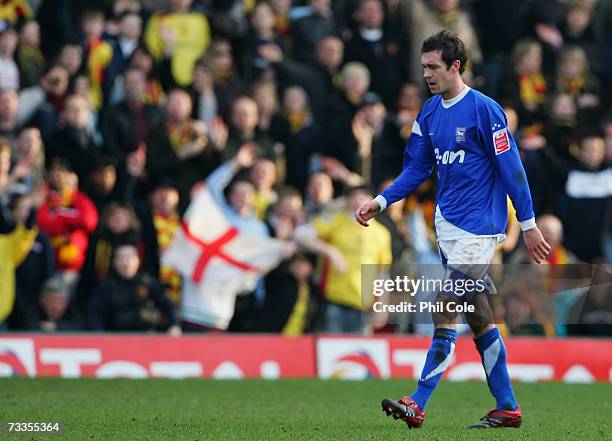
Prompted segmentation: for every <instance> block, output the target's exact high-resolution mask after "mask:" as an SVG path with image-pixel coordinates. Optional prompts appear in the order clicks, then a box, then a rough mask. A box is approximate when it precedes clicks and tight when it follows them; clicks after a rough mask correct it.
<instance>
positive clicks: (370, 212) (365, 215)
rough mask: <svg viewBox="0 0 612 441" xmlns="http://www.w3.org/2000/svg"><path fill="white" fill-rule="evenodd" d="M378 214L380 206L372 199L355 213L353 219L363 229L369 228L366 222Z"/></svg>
mask: <svg viewBox="0 0 612 441" xmlns="http://www.w3.org/2000/svg"><path fill="white" fill-rule="evenodd" d="M378 213H380V205H378V202H376V201H375V200H374V199H372V200H371V201H369V202H366V203H365V204H363V205H362V206H361V207H359V208H358V209H357V211H355V219H356V220H357V222H359V223H360V224H361V225H363V226H364V227H367V226H369V225H368V221H369V220H370V219H373V218H374V217H375V216H376V215H377V214H378Z"/></svg>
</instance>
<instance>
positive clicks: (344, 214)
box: [295, 187, 392, 333]
mask: <svg viewBox="0 0 612 441" xmlns="http://www.w3.org/2000/svg"><path fill="white" fill-rule="evenodd" d="M370 197H371V195H370V192H369V191H368V190H367V189H365V188H364V187H354V188H351V189H349V190H348V192H347V197H346V199H347V200H346V208H345V209H344V210H341V211H331V212H326V213H324V214H322V215H320V216H317V217H315V218H314V219H313V220H312V221H311V222H310V223H309V224H306V225H304V226H302V227H299V228H298V229H297V230H296V232H295V240H296V241H297V243H298V244H299V245H301V246H302V247H304V248H305V249H306V250H308V251H311V252H314V253H317V254H319V255H321V256H323V258H324V261H323V273H322V276H321V281H320V285H321V288H322V291H323V295H324V296H325V300H326V301H327V307H326V312H325V319H326V331H327V332H333V333H339V332H357V333H360V332H363V331H364V324H363V321H362V312H363V311H366V310H368V309H369V308H370V306H371V303H372V298H371V295H370V294H367V293H362V291H361V286H362V283H361V279H362V274H361V265H363V264H373V265H388V264H391V262H392V255H391V235H390V234H389V231H388V230H387V229H386V228H385V227H384V226H383V225H382V224H380V223H378V222H376V223H371V224H370V228H367V229H366V228H361V227H360V226H359V225H358V224H357V223H356V222H355V219H354V217H353V215H352V213H353V212H354V209H357V208H358V207H359V206H360V204H362V203H363V202H364V201H366V202H367V201H368V200H369V198H370Z"/></svg>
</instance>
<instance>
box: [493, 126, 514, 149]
mask: <svg viewBox="0 0 612 441" xmlns="http://www.w3.org/2000/svg"><path fill="white" fill-rule="evenodd" d="M493 143H494V144H495V154H496V155H501V154H502V153H504V152H507V151H508V150H510V137H509V136H508V129H507V128H503V129H501V130H498V131H497V132H495V133H493Z"/></svg>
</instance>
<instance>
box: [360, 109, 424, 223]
mask: <svg viewBox="0 0 612 441" xmlns="http://www.w3.org/2000/svg"><path fill="white" fill-rule="evenodd" d="M422 115H423V112H421V113H420V114H419V116H417V119H416V121H415V122H414V124H413V126H412V134H411V135H410V138H409V139H408V145H407V146H406V151H405V153H404V157H405V159H404V169H403V170H402V172H401V173H400V174H399V176H398V177H397V178H395V180H394V181H393V183H392V184H391V185H390V186H389V187H387V188H386V189H385V191H383V192H382V193H380V194H379V195H378V196H376V197H375V198H374V199H372V200H371V201H369V202H366V203H365V204H363V205H362V206H361V207H359V208H358V209H357V211H356V212H355V219H356V220H357V222H359V223H360V224H361V225H363V226H364V227H367V226H368V221H369V220H370V219H372V218H374V217H375V216H376V215H377V214H378V213H380V212H381V211H383V210H384V209H385V208H387V205H390V204H393V203H394V202H397V201H399V200H400V199H403V198H405V197H406V196H408V195H409V194H410V193H412V192H413V191H414V190H416V189H417V188H418V187H419V185H421V184H422V183H423V181H425V179H427V178H428V177H429V176H430V175H431V172H432V170H433V168H434V165H436V158H435V156H434V152H433V146H432V145H431V140H430V138H429V132H428V130H427V125H426V123H425V121H424V118H423V117H422Z"/></svg>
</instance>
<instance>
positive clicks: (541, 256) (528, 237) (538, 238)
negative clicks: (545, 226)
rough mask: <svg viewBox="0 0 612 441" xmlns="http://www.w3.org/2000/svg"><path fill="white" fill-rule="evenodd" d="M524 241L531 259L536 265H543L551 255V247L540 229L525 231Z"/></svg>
mask: <svg viewBox="0 0 612 441" xmlns="http://www.w3.org/2000/svg"><path fill="white" fill-rule="evenodd" d="M523 239H525V246H526V247H527V252H528V253H529V257H531V258H532V259H533V261H534V262H535V263H542V262H543V261H545V260H546V258H547V257H548V255H549V254H550V245H548V243H547V242H546V241H545V240H544V236H542V233H541V232H540V229H539V228H538V227H535V228H532V229H530V230H527V231H524V232H523Z"/></svg>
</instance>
